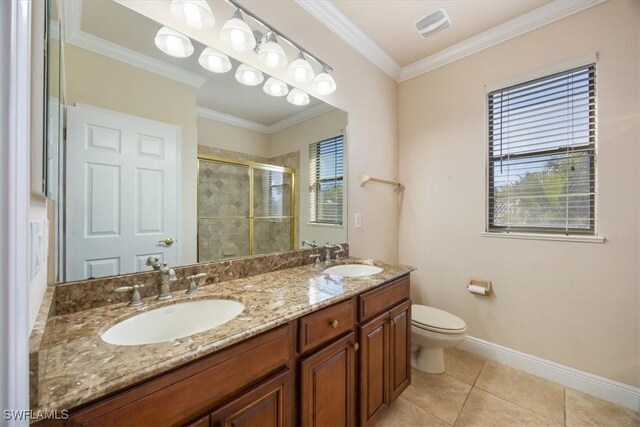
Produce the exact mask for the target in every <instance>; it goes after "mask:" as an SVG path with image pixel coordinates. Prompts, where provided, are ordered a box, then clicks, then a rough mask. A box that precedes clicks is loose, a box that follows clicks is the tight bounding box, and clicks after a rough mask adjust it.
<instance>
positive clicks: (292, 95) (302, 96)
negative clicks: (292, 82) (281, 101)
mask: <svg viewBox="0 0 640 427" xmlns="http://www.w3.org/2000/svg"><path fill="white" fill-rule="evenodd" d="M287 101H289V102H290V103H291V104H293V105H307V104H308V103H309V102H310V101H309V94H307V93H306V92H303V91H301V90H300V89H297V88H295V87H294V88H293V89H291V92H289V95H287Z"/></svg>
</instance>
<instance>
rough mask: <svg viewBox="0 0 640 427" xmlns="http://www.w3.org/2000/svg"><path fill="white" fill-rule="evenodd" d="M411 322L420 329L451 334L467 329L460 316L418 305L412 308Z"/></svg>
mask: <svg viewBox="0 0 640 427" xmlns="http://www.w3.org/2000/svg"><path fill="white" fill-rule="evenodd" d="M411 322H412V323H413V325H414V326H417V327H418V328H422V329H427V330H435V331H442V332H449V333H451V332H458V331H462V330H464V329H466V328H467V324H466V323H464V320H462V319H461V318H459V317H458V316H454V315H453V314H451V313H447V312H446V311H444V310H439V309H437V308H434V307H429V306H426V305H418V304H413V305H412V306H411Z"/></svg>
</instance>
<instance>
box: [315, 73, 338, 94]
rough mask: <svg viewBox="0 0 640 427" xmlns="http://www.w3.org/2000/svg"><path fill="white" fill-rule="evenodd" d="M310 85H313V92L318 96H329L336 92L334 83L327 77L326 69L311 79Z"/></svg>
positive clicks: (331, 78)
mask: <svg viewBox="0 0 640 427" xmlns="http://www.w3.org/2000/svg"><path fill="white" fill-rule="evenodd" d="M311 84H312V85H313V90H315V91H316V92H318V94H320V95H330V94H332V93H333V92H335V91H336V81H335V80H333V77H331V75H329V70H328V69H327V68H326V67H325V69H324V70H323V71H322V72H321V73H320V74H318V75H317V76H316V77H315V78H314V79H313V82H312V83H311Z"/></svg>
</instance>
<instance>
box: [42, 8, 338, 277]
mask: <svg viewBox="0 0 640 427" xmlns="http://www.w3.org/2000/svg"><path fill="white" fill-rule="evenodd" d="M50 3H51V13H50V17H49V18H50V19H49V20H50V23H51V25H50V29H51V31H50V32H49V33H48V36H49V43H48V45H47V46H48V51H47V61H48V77H47V79H48V97H49V100H50V101H51V103H52V106H51V108H50V109H49V113H50V117H49V121H48V133H47V136H48V137H50V143H49V144H48V147H47V160H48V174H47V177H46V179H47V183H46V184H47V191H48V194H49V197H50V198H52V200H54V201H55V204H56V209H57V210H56V212H55V214H54V215H52V216H53V218H52V219H51V220H52V222H53V223H54V225H55V233H52V237H53V238H54V239H55V240H54V245H55V254H54V255H55V259H56V262H55V266H56V272H55V275H56V277H57V281H59V282H60V281H62V282H65V281H72V280H81V279H85V278H90V277H105V276H111V275H118V274H126V273H132V272H137V271H149V270H151V267H150V266H147V265H145V264H146V258H147V257H149V256H153V257H156V258H159V259H160V260H162V261H166V262H167V263H168V264H169V266H171V267H175V266H179V265H185V264H192V263H195V262H210V261H216V260H221V259H232V258H237V257H243V256H252V255H258V254H268V253H274V252H286V251H290V250H293V249H296V248H299V247H300V245H301V242H302V241H303V240H307V241H313V240H315V241H316V242H317V243H318V244H320V245H324V244H325V243H326V242H331V243H344V242H346V241H347V223H346V209H345V207H346V198H345V197H344V196H346V193H347V192H346V185H347V182H346V181H344V182H342V181H340V179H338V176H346V171H347V166H348V165H347V164H346V163H344V168H343V170H342V174H341V175H340V174H339V173H338V174H336V173H334V175H332V184H331V183H325V184H324V187H322V188H321V190H324V191H320V192H317V193H316V194H317V195H318V196H319V197H318V200H317V201H315V199H314V200H313V201H312V200H311V199H310V196H309V185H308V183H309V179H310V173H311V171H310V165H309V163H308V162H309V160H310V158H309V146H310V145H311V144H315V143H317V142H318V141H325V140H326V139H327V138H333V137H336V136H337V135H344V136H345V141H347V139H346V138H347V135H346V134H345V133H344V130H345V129H346V127H347V118H348V117H347V113H346V112H344V111H341V110H339V109H337V108H335V107H333V106H331V105H329V104H326V103H324V102H322V101H321V100H319V99H317V98H314V96H313V92H311V93H310V94H309V95H310V96H309V103H308V104H306V105H295V104H292V103H290V102H289V101H287V97H286V96H272V94H270V93H269V92H267V91H265V90H264V86H263V85H262V84H261V85H257V86H247V85H244V84H242V83H241V82H239V81H238V80H237V79H236V78H235V72H236V71H237V70H238V67H240V65H241V61H239V60H238V59H237V58H235V57H234V56H233V54H231V55H230V56H229V62H230V65H231V68H230V69H229V70H227V72H212V71H211V70H210V69H209V68H207V67H206V66H205V65H206V64H204V65H203V61H202V60H201V57H202V55H203V54H204V53H205V52H207V51H209V49H211V48H213V49H215V48H216V46H213V45H212V46H205V45H204V44H202V43H201V42H198V41H197V40H193V39H191V40H190V41H189V42H190V43H191V44H192V47H193V52H192V54H191V55H188V56H186V57H174V56H171V55H169V54H167V53H166V52H165V51H163V50H161V49H160V48H158V46H157V44H156V42H155V40H156V36H157V35H158V33H159V32H160V30H161V29H162V28H163V25H164V24H162V23H160V22H157V21H154V20H153V19H150V18H149V17H147V16H144V15H142V14H139V13H137V12H136V11H134V10H132V9H130V8H129V7H127V6H126V5H123V4H121V2H117V1H112V0H103V1H93V0H77V1H55V2H53V1H52V2H50ZM125 3H126V2H125ZM127 4H128V3H127ZM209 4H210V6H211V8H212V11H213V13H214V15H215V16H226V15H229V16H231V14H232V13H233V11H234V8H233V6H232V5H230V4H228V3H226V2H209ZM250 25H251V24H250ZM255 25H256V26H259V24H255ZM256 29H258V28H257V27H256ZM284 49H285V51H286V54H287V56H288V57H289V58H290V59H292V58H295V57H296V56H297V54H298V51H297V50H296V49H294V48H293V47H291V46H284ZM227 53H229V52H227ZM314 67H316V70H315V71H316V72H319V71H320V68H318V67H317V64H315V65H314ZM269 77H271V76H269V75H267V74H266V73H265V74H264V80H265V83H266V81H267V80H269ZM292 88H293V86H292V85H288V86H287V90H290V89H292ZM65 112H68V114H65ZM55 113H58V116H57V117H56V114H55ZM56 127H59V129H56ZM65 133H66V140H65V138H64V137H63V135H64V134H65ZM56 135H57V136H58V138H55V137H56ZM211 157H214V158H217V159H218V160H220V159H226V161H223V162H222V163H224V164H223V165H220V164H218V165H214V164H213V163H212V162H208V163H205V162H200V161H199V159H203V158H209V159H210V158H211ZM218 163H220V162H218ZM239 163H240V164H241V166H238V164H239ZM321 163H322V162H321ZM234 165H235V166H234ZM248 165H251V166H248ZM198 166H200V171H198ZM56 170H57V171H58V173H56ZM321 179H323V180H326V179H329V178H328V177H326V176H324V175H323V176H322V177H321ZM338 181H340V182H338ZM323 182H324V181H323ZM339 183H340V184H341V189H342V192H341V193H340V194H337V193H336V191H334V188H337V185H338V184H339ZM327 186H329V187H330V188H327ZM250 190H251V191H250ZM340 195H343V197H342V198H341V197H339V196H340ZM334 196H335V197H334ZM339 204H342V206H338V205H339ZM314 206H315V207H320V206H322V209H321V211H322V214H323V215H324V216H323V218H322V221H316V220H314V218H312V217H311V216H310V209H311V208H312V207H314ZM340 208H342V210H341V209H340ZM340 212H344V213H343V214H342V222H341V223H340V222H339V219H340V217H341V215H340ZM332 213H333V214H335V215H334V216H335V217H336V218H337V220H336V221H334V222H328V221H327V218H328V216H329V215H330V214H332ZM168 239H173V241H174V242H173V243H171V240H168ZM161 241H162V242H163V243H161ZM164 242H169V244H167V243H164ZM52 259H53V258H52Z"/></svg>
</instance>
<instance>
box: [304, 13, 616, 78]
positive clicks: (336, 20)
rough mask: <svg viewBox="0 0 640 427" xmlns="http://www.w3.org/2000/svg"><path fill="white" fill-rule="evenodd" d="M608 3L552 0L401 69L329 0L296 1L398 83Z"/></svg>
mask: <svg viewBox="0 0 640 427" xmlns="http://www.w3.org/2000/svg"><path fill="white" fill-rule="evenodd" d="M605 1H607V0H553V1H551V2H550V3H548V4H546V5H544V6H541V7H539V8H537V9H534V10H532V11H530V12H528V13H525V14H523V15H520V16H518V17H516V18H513V19H511V20H509V21H507V22H505V23H503V24H500V25H498V26H496V27H494V28H491V29H489V30H487V31H485V32H482V33H480V34H477V35H475V36H473V37H470V38H468V39H466V40H463V41H461V42H460V43H457V44H455V45H453V46H450V47H448V48H446V49H443V50H441V51H439V52H436V53H434V54H433V55H429V56H427V57H426V58H423V59H420V60H418V61H416V62H413V63H411V64H409V65H406V66H404V67H401V66H400V65H399V64H398V63H397V62H395V61H394V60H393V58H391V57H390V56H389V55H388V54H387V53H386V52H385V51H384V50H383V49H382V48H381V47H380V46H379V45H378V44H377V43H376V42H374V41H373V39H371V38H370V37H369V36H367V35H366V34H365V33H364V32H363V31H362V30H361V29H360V28H359V27H358V26H357V25H356V24H354V23H353V22H352V21H351V20H350V19H349V18H348V17H347V16H346V15H345V14H343V13H342V12H340V10H339V9H338V8H336V7H335V6H334V5H333V4H332V3H331V1H329V0H318V1H313V0H296V3H298V4H299V5H300V6H301V7H302V8H303V9H305V10H306V11H307V12H309V13H310V14H311V15H312V16H313V17H315V18H316V19H317V20H318V21H320V22H322V23H323V24H324V25H325V26H326V27H327V28H329V29H330V30H331V31H333V32H334V33H335V34H336V35H338V37H340V38H341V39H342V40H344V41H345V42H346V43H347V44H348V45H349V46H351V47H352V48H354V49H355V50H356V51H358V52H359V53H360V54H361V55H363V56H364V57H365V58H367V59H368V60H369V61H370V62H371V63H373V64H374V65H376V66H377V67H378V68H380V69H381V70H382V71H384V72H385V73H387V74H388V75H389V77H391V78H392V79H394V80H395V81H397V82H404V81H406V80H409V79H412V78H414V77H417V76H419V75H421V74H424V73H427V72H429V71H433V70H435V69H436V68H439V67H442V66H445V65H447V64H450V63H451V62H454V61H457V60H458V59H462V58H464V57H466V56H469V55H472V54H474V53H477V52H480V51H482V50H484V49H488V48H490V47H492V46H495V45H497V44H499V43H502V42H505V41H507V40H510V39H512V38H514V37H518V36H520V35H522V34H525V33H528V32H529V31H533V30H536V29H538V28H540V27H543V26H545V25H548V24H551V23H552V22H555V21H558V20H560V19H563V18H566V17H568V16H571V15H573V14H576V13H578V12H582V11H583V10H585V9H588V8H590V7H593V6H596V5H598V4H600V3H604V2H605Z"/></svg>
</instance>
